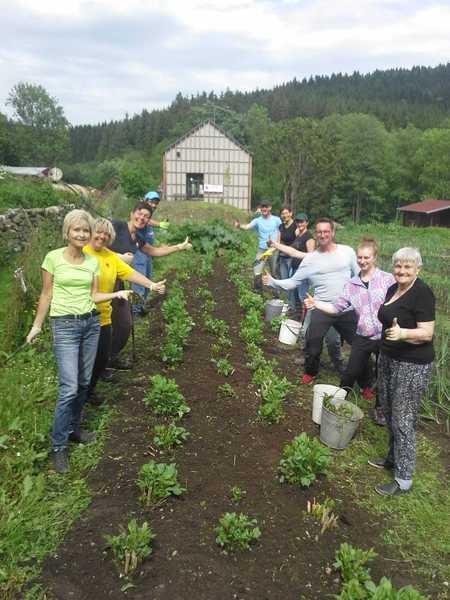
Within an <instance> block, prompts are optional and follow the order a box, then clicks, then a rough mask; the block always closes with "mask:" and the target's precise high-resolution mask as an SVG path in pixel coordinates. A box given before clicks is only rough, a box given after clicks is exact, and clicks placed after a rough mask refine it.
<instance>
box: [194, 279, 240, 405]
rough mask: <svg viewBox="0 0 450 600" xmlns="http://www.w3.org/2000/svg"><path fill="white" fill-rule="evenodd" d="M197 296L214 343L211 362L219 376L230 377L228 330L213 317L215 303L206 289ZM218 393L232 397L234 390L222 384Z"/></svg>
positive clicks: (204, 321)
mask: <svg viewBox="0 0 450 600" xmlns="http://www.w3.org/2000/svg"><path fill="white" fill-rule="evenodd" d="M198 296H199V297H200V298H201V300H202V302H203V309H202V316H203V323H204V326H205V330H206V331H207V332H208V333H209V334H211V335H213V336H214V338H215V341H214V343H213V344H211V352H212V357H211V362H212V363H213V365H214V366H215V368H216V371H217V373H218V374H219V375H221V376H223V377H230V376H231V375H233V373H234V370H235V369H234V366H233V364H232V363H231V361H230V356H229V353H228V350H229V349H230V347H231V344H232V342H231V339H230V328H229V326H228V324H227V323H226V322H225V321H224V320H223V319H218V318H216V317H214V315H213V311H214V308H215V307H216V301H215V300H214V297H213V295H212V293H211V291H210V290H209V289H208V287H206V286H204V287H200V288H199V290H198ZM229 388H230V389H229ZM218 393H219V394H220V395H222V396H223V397H227V396H228V397H233V396H234V390H233V389H232V387H231V385H230V384H224V386H222V387H221V389H220V390H218Z"/></svg>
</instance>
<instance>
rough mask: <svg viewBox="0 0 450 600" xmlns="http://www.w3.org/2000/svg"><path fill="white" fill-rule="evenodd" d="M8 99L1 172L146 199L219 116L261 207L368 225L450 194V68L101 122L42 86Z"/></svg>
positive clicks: (227, 97)
mask: <svg viewBox="0 0 450 600" xmlns="http://www.w3.org/2000/svg"><path fill="white" fill-rule="evenodd" d="M35 88H38V89H35ZM8 103H9V104H10V105H11V106H12V107H13V108H14V111H15V114H14V117H13V118H12V119H7V118H6V117H4V116H3V115H1V114H0V164H1V163H6V164H12V165H14V164H36V165H38V164H39V165H42V164H46V165H51V164H54V163H55V162H58V164H59V165H60V166H62V167H63V170H64V172H65V179H66V181H69V182H76V183H81V184H85V185H93V186H95V187H103V186H104V185H105V184H107V183H108V182H111V181H113V182H114V181H115V182H118V183H121V184H122V185H123V187H124V188H125V190H126V191H127V193H129V194H132V195H139V193H140V192H141V190H144V189H145V188H146V187H148V186H149V185H151V186H152V187H153V186H155V185H157V184H158V182H159V180H160V177H161V169H162V164H161V156H162V152H163V150H164V149H165V148H166V147H167V146H168V145H169V144H170V143H172V142H173V141H174V140H176V139H177V138H178V137H179V136H181V135H183V134H184V133H186V131H188V130H189V129H190V128H191V127H193V126H195V125H196V124H198V123H199V122H201V121H204V120H205V119H208V118H209V119H214V120H215V122H216V123H217V125H219V126H220V127H221V128H222V129H224V130H225V131H226V132H227V133H228V134H230V135H231V136H233V137H235V138H236V139H237V140H238V141H239V142H240V143H242V144H243V145H244V146H246V147H247V148H248V149H249V151H250V152H251V153H252V155H253V164H254V176H253V177H254V180H253V189H254V201H255V202H256V201H258V200H259V199H261V198H266V197H268V198H271V199H272V200H273V201H274V202H275V204H277V205H278V206H279V205H280V204H281V203H287V204H290V205H291V206H293V207H294V208H297V209H299V208H301V209H304V210H307V211H310V212H311V213H312V214H313V215H314V214H319V213H326V212H332V213H333V215H334V216H335V218H338V219H340V220H346V219H352V220H354V221H357V222H358V221H360V220H369V219H370V220H384V219H390V218H392V217H394V216H395V213H396V208H397V206H399V205H402V204H406V203H408V202H412V201H415V200H418V199H420V198H423V197H426V196H433V197H438V198H449V197H450V63H449V64H447V65H441V66H438V67H435V68H431V67H416V68H413V69H411V70H407V69H393V70H389V71H376V72H374V73H372V74H369V75H360V74H359V73H354V74H353V75H341V74H336V75H332V76H330V77H315V78H310V79H309V80H303V81H301V82H300V81H297V80H295V79H294V80H293V81H291V82H289V83H286V84H284V85H281V86H278V87H275V88H274V89H272V90H257V91H254V92H248V93H241V92H230V91H227V92H225V93H223V94H221V95H219V96H218V95H215V94H213V93H210V94H207V93H206V92H204V93H203V94H199V95H197V96H195V97H189V98H187V97H184V96H183V95H182V94H181V93H180V94H178V95H177V97H176V98H175V100H174V101H173V102H172V104H171V105H170V107H168V108H167V109H164V110H154V111H151V112H149V111H147V110H143V111H142V113H141V114H140V115H134V116H133V117H129V116H128V115H127V116H126V117H125V118H124V119H123V120H122V121H112V122H110V123H101V124H99V125H80V126H74V127H70V126H69V124H68V123H67V120H66V119H65V117H64V113H63V110H62V108H61V107H60V106H59V104H58V103H57V101H56V100H55V99H53V98H50V97H49V96H48V94H47V93H46V91H45V90H44V89H43V88H41V86H31V85H29V84H18V85H17V86H15V87H14V88H13V90H12V91H11V94H10V96H9V99H8ZM30 106H31V109H30ZM27 107H28V110H27ZM33 141H35V143H34V142H33Z"/></svg>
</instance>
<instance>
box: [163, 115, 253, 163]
mask: <svg viewBox="0 0 450 600" xmlns="http://www.w3.org/2000/svg"><path fill="white" fill-rule="evenodd" d="M208 124H209V125H211V126H212V127H214V128H215V129H217V131H218V132H219V133H221V134H222V135H224V136H225V137H226V138H228V139H229V140H230V141H231V142H233V144H235V145H236V146H238V147H239V148H240V149H241V150H243V151H244V152H245V153H246V154H249V155H250V156H251V154H250V152H249V151H248V150H247V149H246V148H244V146H243V145H242V144H241V143H240V142H238V141H237V140H235V139H234V137H233V136H231V135H229V134H228V133H226V132H225V131H224V130H223V129H221V128H220V127H218V126H217V125H216V124H215V123H213V122H212V121H211V119H208V120H207V121H203V122H202V123H199V124H198V125H196V126H195V127H193V128H192V129H190V130H189V131H187V132H186V133H185V134H184V135H182V136H181V137H180V138H178V139H177V140H176V141H175V142H173V144H170V146H168V147H167V148H166V149H165V150H164V154H165V153H166V152H168V151H169V150H171V149H172V148H174V147H175V146H178V144H179V143H180V142H182V141H183V140H185V139H186V138H188V137H189V136H191V135H192V134H193V133H195V132H196V131H198V130H199V129H201V128H202V127H204V126H205V125H208Z"/></svg>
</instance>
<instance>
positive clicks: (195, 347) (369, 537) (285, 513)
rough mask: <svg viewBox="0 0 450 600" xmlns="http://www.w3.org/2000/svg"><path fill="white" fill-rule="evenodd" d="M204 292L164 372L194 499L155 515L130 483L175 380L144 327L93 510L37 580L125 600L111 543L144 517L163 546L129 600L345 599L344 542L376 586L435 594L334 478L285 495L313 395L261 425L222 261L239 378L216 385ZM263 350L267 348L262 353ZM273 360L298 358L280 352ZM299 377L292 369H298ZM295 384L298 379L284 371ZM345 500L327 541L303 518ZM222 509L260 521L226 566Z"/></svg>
mask: <svg viewBox="0 0 450 600" xmlns="http://www.w3.org/2000/svg"><path fill="white" fill-rule="evenodd" d="M197 284H198V281H196V280H194V281H192V280H191V281H190V282H189V285H188V286H186V294H187V295H188V308H189V312H190V313H191V315H192V316H193V318H194V321H195V323H196V325H195V328H194V330H193V331H192V332H191V335H190V343H189V347H188V348H187V350H186V352H185V356H184V360H183V362H182V363H181V364H180V365H179V366H178V367H177V368H176V369H174V370H168V371H167V372H168V375H169V376H171V377H174V378H175V379H176V381H177V383H178V385H179V386H180V389H181V391H182V392H183V394H184V396H185V398H186V401H187V403H188V404H189V406H190V407H191V412H190V415H189V416H188V417H186V418H185V419H184V420H183V425H184V427H186V429H188V431H189V432H190V438H189V440H188V441H187V442H186V444H185V445H184V446H183V447H182V448H180V449H178V450H177V451H176V453H175V461H176V463H177V467H178V473H179V481H180V483H181V484H182V485H184V486H185V487H186V488H187V491H186V493H185V494H183V495H182V496H181V497H179V498H174V499H169V500H168V501H167V502H165V503H164V504H163V505H161V506H159V507H158V508H156V509H153V510H150V509H144V508H143V507H142V506H141V504H140V502H139V491H138V488H137V486H136V476H137V472H138V470H139V468H140V467H141V466H142V464H144V463H145V462H147V461H148V460H149V459H150V458H156V459H157V460H162V461H165V462H170V459H169V458H168V457H167V456H164V457H161V458H160V459H159V458H158V455H157V452H156V451H155V449H154V448H152V446H151V444H152V437H153V435H152V430H153V426H154V424H155V422H156V421H155V419H154V418H153V417H152V416H151V414H150V411H149V409H148V408H146V407H145V406H144V404H143V403H142V397H143V396H144V394H145V392H146V390H147V389H148V386H149V377H150V376H151V375H153V374H155V373H161V372H164V371H166V370H167V369H166V368H165V367H164V365H163V364H162V363H161V361H160V358H159V340H160V339H161V335H162V327H161V324H160V322H159V320H158V319H159V311H156V312H155V315H158V317H156V316H155V317H152V318H150V329H149V330H145V331H144V332H143V333H142V335H141V340H140V346H141V351H140V353H139V358H138V362H137V365H136V367H135V369H134V370H133V372H132V374H131V375H130V374H128V373H127V374H123V375H121V383H120V384H118V385H120V386H121V389H122V394H121V395H120V396H119V400H118V409H119V411H120V414H119V417H118V418H117V419H116V420H115V422H114V425H113V427H112V430H111V434H110V439H109V441H108V442H107V443H106V446H105V450H104V457H103V459H102V461H101V462H100V464H99V465H98V467H97V469H96V470H95V471H94V472H93V473H92V474H91V475H90V477H89V485H90V487H91V489H92V490H93V493H94V498H93V501H92V503H91V505H90V507H89V509H87V510H86V511H85V512H84V514H83V515H82V517H81V519H80V520H79V521H78V522H77V523H76V525H75V526H74V528H73V529H72V530H71V532H70V533H69V535H68V536H67V538H66V540H65V542H64V544H63V545H62V546H61V547H60V548H59V550H58V552H57V553H56V554H55V555H53V556H51V557H49V558H48V559H47V560H46V561H45V564H44V569H43V573H42V577H41V581H42V583H43V584H44V586H45V588H47V589H48V590H49V592H50V594H51V596H53V597H54V598H57V599H60V600H67V599H70V598H73V599H75V600H92V599H94V598H95V599H96V600H103V599H115V598H123V597H124V592H123V591H121V588H123V586H124V583H125V581H124V580H123V579H120V578H119V575H118V571H117V568H116V566H115V564H114V563H113V560H112V557H111V553H110V552H109V551H108V549H107V548H106V542H105V539H104V535H105V534H108V533H109V534H111V533H116V532H117V530H118V527H119V525H126V523H127V522H128V521H129V520H130V519H131V518H136V519H137V520H138V522H142V521H144V520H147V521H148V522H149V523H150V525H151V527H152V529H153V530H154V532H155V533H156V536H157V537H156V540H155V543H154V551H153V554H152V556H151V557H150V558H149V559H147V560H145V561H144V562H143V564H142V566H141V567H140V568H139V569H138V572H137V574H136V575H135V577H134V578H133V579H132V580H131V583H132V585H131V586H129V587H128V589H127V590H126V596H127V597H129V598H132V599H136V600H138V599H145V600H160V599H161V600H187V599H190V598H196V599H198V600H213V599H214V600H215V599H217V600H222V599H224V600H225V599H227V600H230V599H246V598H248V599H252V600H263V599H273V600H285V599H287V598H295V599H297V600H298V599H299V598H305V599H311V600H314V599H317V600H319V599H325V598H332V597H333V595H334V594H336V593H338V591H339V588H340V585H339V579H338V575H337V573H336V572H335V571H334V570H332V569H330V567H331V566H332V563H333V561H334V554H335V551H336V549H337V547H338V546H339V544H340V543H342V542H345V541H347V542H349V543H351V544H353V545H354V546H358V547H362V548H368V547H374V548H375V550H376V551H377V552H378V558H377V559H376V560H375V562H374V563H373V567H372V575H373V578H374V580H376V581H378V579H379V578H380V577H381V576H382V575H386V576H388V577H391V579H392V580H393V582H394V583H395V584H396V585H397V586H399V587H400V586H402V585H406V584H407V583H411V584H413V585H417V587H418V589H421V590H422V591H423V592H428V593H432V590H431V589H429V584H427V583H425V582H424V581H423V580H421V579H419V578H418V577H417V576H415V575H414V573H412V572H411V565H409V564H405V563H404V562H403V561H399V562H393V561H392V558H393V557H392V556H386V548H385V546H384V544H383V543H382V541H381V536H380V533H381V530H382V528H383V523H382V522H381V521H380V519H379V518H376V517H373V516H371V515H369V514H368V513H367V512H365V511H364V510H362V509H361V508H358V507H357V506H356V504H355V502H354V498H353V495H352V493H351V490H350V489H349V488H348V487H346V486H345V485H343V484H342V482H339V481H338V480H336V479H335V480H327V479H321V480H319V481H318V482H316V483H315V484H313V486H312V487H311V488H309V489H306V490H304V489H300V488H295V487H292V486H289V485H286V484H285V485H281V484H280V483H279V482H278V480H277V478H276V474H277V466H278V462H279V459H280V455H281V452H282V448H283V446H284V445H285V443H286V442H288V441H290V440H291V439H292V438H293V437H294V436H295V435H298V434H299V433H301V432H303V431H306V432H308V433H310V434H313V435H315V434H316V433H317V430H316V427H315V425H314V424H313V423H312V421H311V418H310V407H309V404H308V403H307V402H305V400H306V398H308V400H309V397H310V395H311V390H310V389H309V388H308V389H307V390H304V389H296V390H295V392H293V393H291V394H290V395H289V396H288V398H287V401H286V406H285V410H286V417H285V418H284V419H283V420H282V422H281V423H280V424H278V425H265V424H263V423H262V422H261V421H260V420H259V419H258V416H257V409H258V405H259V402H260V400H259V398H258V396H257V394H256V390H255V388H254V386H253V385H252V383H251V372H250V370H249V369H248V367H247V366H246V362H247V359H246V356H245V353H244V345H243V343H242V341H241V340H240V338H239V332H238V331H239V323H240V321H241V318H242V311H241V309H240V308H239V306H238V303H237V296H236V290H235V288H234V286H233V285H232V284H231V283H230V282H229V280H228V275H227V273H226V271H225V269H224V266H223V264H222V263H218V265H217V268H216V269H215V270H214V273H213V275H212V276H211V278H210V279H209V281H208V285H209V288H210V290H211V292H212V293H213V295H214V298H215V299H216V300H217V308H216V309H215V311H214V316H215V317H217V318H221V319H224V320H225V321H226V322H227V323H228V324H229V327H230V336H231V340H232V347H231V349H230V360H231V362H232V364H233V366H234V368H235V371H234V373H233V375H231V376H230V377H227V378H226V377H223V376H220V375H218V373H217V371H216V369H215V367H214V365H213V364H212V363H211V360H210V359H211V344H212V342H213V341H214V339H213V336H212V335H210V334H209V333H207V332H206V331H205V329H204V327H203V322H202V318H201V315H200V311H201V307H202V301H201V299H200V298H199V297H198V296H196V295H195V294H194V290H195V289H196V287H197ZM267 349H268V347H267ZM274 354H277V357H278V359H280V360H281V361H282V360H283V358H282V357H283V356H286V357H287V360H286V361H284V364H285V365H286V364H288V362H287V361H290V363H289V364H292V363H291V361H292V354H291V353H282V354H279V353H278V352H274ZM297 370H298V367H297ZM287 372H288V374H289V375H290V376H291V377H292V376H293V375H294V374H295V373H293V372H292V371H291V370H287ZM224 383H230V384H231V385H232V386H233V388H234V390H235V392H236V397H235V398H225V399H224V398H219V397H218V395H217V388H218V386H220V385H221V384H224ZM232 486H239V487H240V488H241V489H242V490H245V492H246V495H245V497H244V498H243V499H242V500H241V502H240V503H239V505H236V504H233V502H232V501H231V499H230V488H231V487H232ZM327 496H328V497H331V498H334V499H336V500H338V501H339V504H338V509H337V513H338V515H339V524H338V527H337V528H336V529H331V530H328V531H326V532H325V533H324V534H323V535H320V534H319V527H318V525H317V524H316V523H315V522H314V520H313V519H312V518H311V517H310V516H307V515H306V514H305V510H306V503H307V501H308V499H310V500H311V499H312V498H313V497H315V498H317V499H323V498H325V497H327ZM227 511H236V512H241V511H242V512H244V513H246V514H248V515H249V516H250V517H253V518H256V519H257V520H258V525H259V526H260V528H261V531H262V536H261V539H260V542H259V543H258V544H256V545H255V546H254V548H253V549H252V551H250V552H241V553H236V554H235V555H224V554H223V553H222V552H221V551H220V549H219V547H218V546H217V545H216V543H215V534H214V528H215V527H216V525H217V522H218V519H219V517H220V516H221V515H222V514H223V513H224V512H227Z"/></svg>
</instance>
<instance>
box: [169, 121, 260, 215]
mask: <svg viewBox="0 0 450 600" xmlns="http://www.w3.org/2000/svg"><path fill="white" fill-rule="evenodd" d="M162 187H163V196H164V198H165V199H166V200H168V201H176V200H204V201H206V202H212V203H214V204H229V205H230V206H234V207H236V208H243V209H246V210H250V206H251V195H252V157H251V155H250V153H249V152H247V150H246V149H245V148H244V147H243V146H242V145H241V144H239V142H237V141H236V140H234V139H233V138H232V137H230V136H229V135H228V134H226V133H225V132H224V131H222V130H221V129H220V128H219V127H217V125H215V124H214V123H213V122H212V121H206V122H204V123H201V124H200V125H198V126H197V127H194V128H193V129H191V131H188V132H187V133H186V134H185V135H184V136H183V137H181V138H180V139H178V140H177V141H176V142H175V143H174V144H172V145H171V146H170V147H169V148H168V149H167V150H166V151H165V152H164V156H163V185H162Z"/></svg>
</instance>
